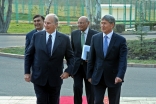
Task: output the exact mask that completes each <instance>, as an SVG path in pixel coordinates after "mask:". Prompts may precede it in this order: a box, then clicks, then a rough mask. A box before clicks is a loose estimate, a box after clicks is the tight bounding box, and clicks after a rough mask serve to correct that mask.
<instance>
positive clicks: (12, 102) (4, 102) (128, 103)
mask: <svg viewBox="0 0 156 104" xmlns="http://www.w3.org/2000/svg"><path fill="white" fill-rule="evenodd" d="M0 104H36V97H35V96H0ZM120 104H156V97H121V99H120Z"/></svg>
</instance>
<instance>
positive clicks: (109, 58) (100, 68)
mask: <svg viewBox="0 0 156 104" xmlns="http://www.w3.org/2000/svg"><path fill="white" fill-rule="evenodd" d="M114 26H115V18H114V17H113V16H111V15H105V16H103V17H102V19H101V30H102V32H101V33H98V34H96V35H94V36H93V37H92V41H91V49H90V55H89V60H88V68H87V78H88V81H89V82H90V83H91V84H92V85H93V87H94V92H95V93H94V94H95V104H103V98H104V94H105V90H106V88H108V98H109V104H119V101H120V91H121V85H122V82H123V80H124V75H125V72H126V68H127V45H126V39H125V38H124V37H122V36H121V35H118V34H116V33H115V32H113V28H114Z"/></svg>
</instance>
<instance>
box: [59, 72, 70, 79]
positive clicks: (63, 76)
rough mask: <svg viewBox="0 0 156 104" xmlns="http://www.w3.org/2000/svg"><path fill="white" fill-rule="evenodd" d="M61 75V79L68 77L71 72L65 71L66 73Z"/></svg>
mask: <svg viewBox="0 0 156 104" xmlns="http://www.w3.org/2000/svg"><path fill="white" fill-rule="evenodd" d="M60 77H61V79H66V78H68V77H69V73H67V72H64V73H62V75H61V76H60Z"/></svg>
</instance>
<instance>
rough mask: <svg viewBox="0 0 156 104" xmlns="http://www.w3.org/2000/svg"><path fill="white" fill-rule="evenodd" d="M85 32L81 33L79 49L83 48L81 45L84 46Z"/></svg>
mask: <svg viewBox="0 0 156 104" xmlns="http://www.w3.org/2000/svg"><path fill="white" fill-rule="evenodd" d="M84 34H85V32H82V33H81V47H82V48H83V45H84V44H85V36H84Z"/></svg>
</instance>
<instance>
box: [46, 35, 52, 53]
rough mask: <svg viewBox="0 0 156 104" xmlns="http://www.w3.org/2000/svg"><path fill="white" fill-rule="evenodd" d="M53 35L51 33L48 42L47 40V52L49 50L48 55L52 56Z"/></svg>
mask: <svg viewBox="0 0 156 104" xmlns="http://www.w3.org/2000/svg"><path fill="white" fill-rule="evenodd" d="M51 37H52V36H51V35H49V38H48V42H47V52H48V55H49V56H51V47H52V39H51Z"/></svg>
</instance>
